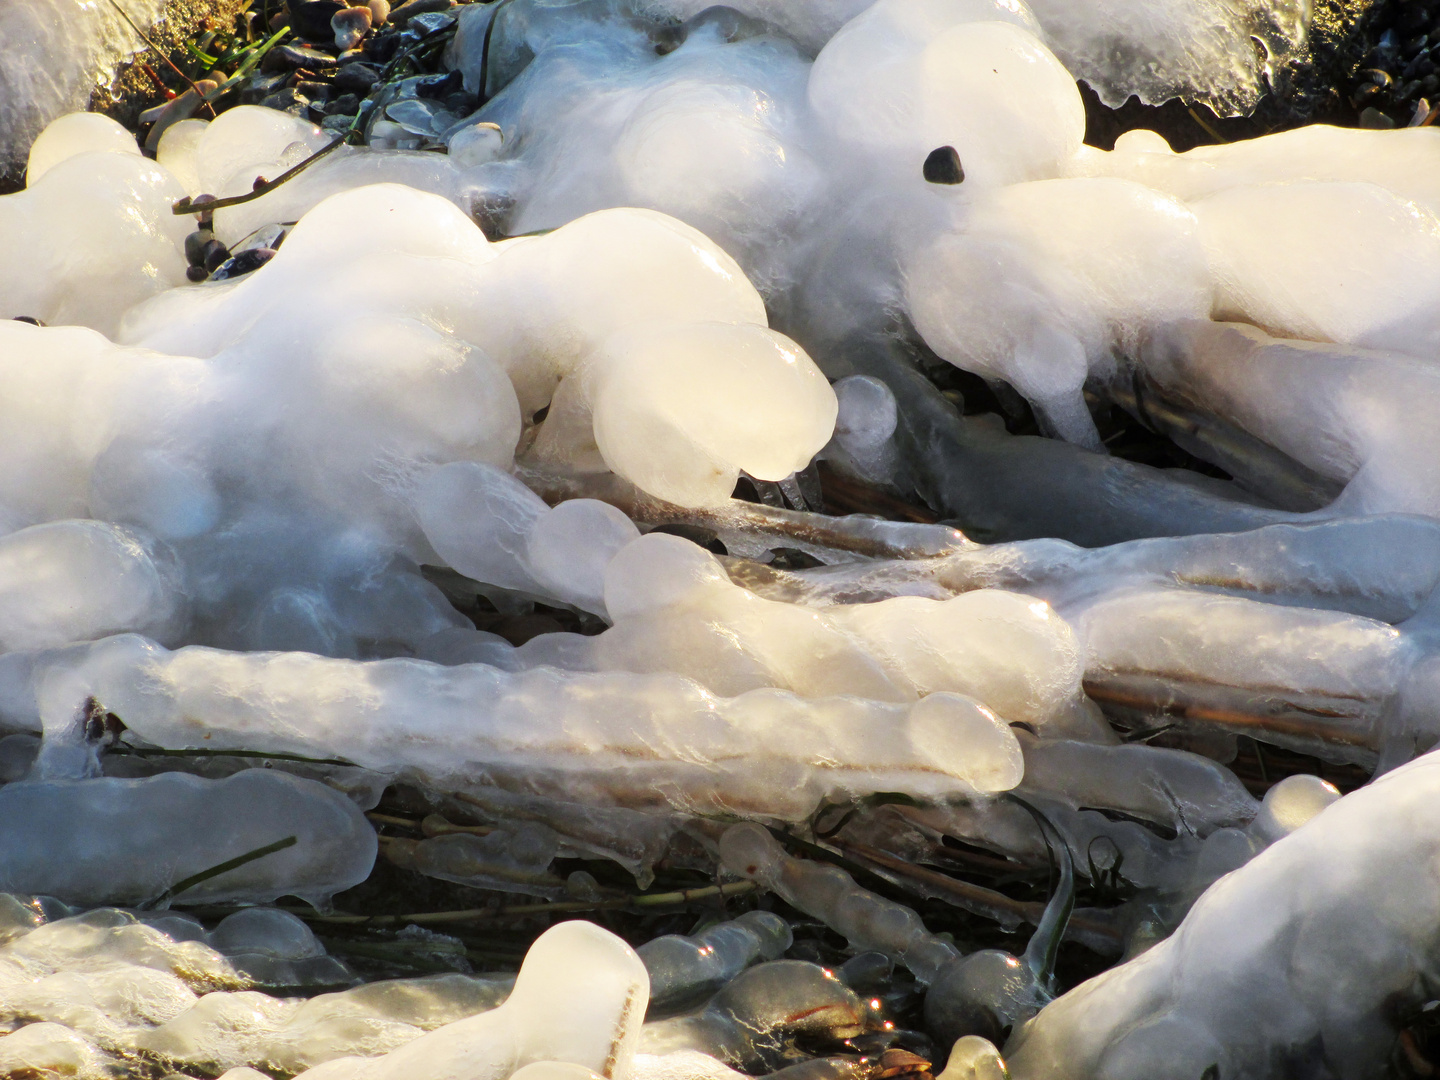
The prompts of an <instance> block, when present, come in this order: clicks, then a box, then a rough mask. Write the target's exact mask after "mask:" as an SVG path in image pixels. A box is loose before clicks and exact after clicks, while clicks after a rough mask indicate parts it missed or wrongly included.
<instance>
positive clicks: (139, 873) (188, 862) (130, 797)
mask: <svg viewBox="0 0 1440 1080" xmlns="http://www.w3.org/2000/svg"><path fill="white" fill-rule="evenodd" d="M287 836H295V837H296V838H297V840H298V842H297V843H296V844H294V845H292V846H291V847H289V848H287V849H285V850H282V851H277V852H274V853H272V854H270V855H266V856H264V857H262V858H260V859H257V860H255V861H253V862H250V863H248V864H246V865H244V866H242V867H239V868H237V869H234V870H230V871H227V872H225V873H224V874H221V875H219V876H218V877H213V878H211V879H209V880H208V881H204V882H201V883H199V884H197V885H195V886H194V887H193V888H191V889H187V890H186V892H185V894H184V895H185V900H186V901H187V902H193V901H197V900H202V899H203V900H212V901H215V900H224V901H238V902H248V903H255V902H264V901H268V900H274V899H275V898H276V897H277V896H281V895H284V894H286V893H289V894H291V895H297V896H309V897H313V898H316V899H320V898H328V897H329V896H331V895H333V894H334V893H337V892H340V891H342V890H344V889H348V888H350V887H351V886H354V885H358V884H359V883H360V882H361V881H364V880H365V878H366V877H367V876H369V873H370V869H371V867H372V865H373V864H374V862H375V850H376V841H375V831H374V829H372V828H371V827H370V824H369V822H367V821H366V820H365V817H364V815H363V814H361V812H360V811H359V809H358V808H357V807H356V806H355V804H354V803H353V802H351V801H350V799H348V798H347V797H345V796H344V795H342V794H340V793H339V792H337V791H334V790H332V789H330V788H328V787H326V786H325V785H323V784H320V783H317V782H316V781H313V780H304V779H301V778H299V777H296V776H289V775H287V774H285V773H280V772H271V771H268V770H265V769H249V770H246V771H244V772H240V773H237V774H235V775H234V776H231V777H228V778H226V779H224V780H203V779H201V778H200V777H198V776H190V775H188V774H185V773H162V774H161V775H159V776H152V777H148V778H146V779H141V780H121V779H113V778H104V779H93V780H57V781H22V782H20V783H14V784H7V785H5V786H4V787H0V890H5V891H9V892H18V893H44V894H48V895H51V896H59V897H63V898H64V899H66V900H69V901H72V902H76V903H82V904H105V903H112V904H113V903H139V902H141V901H148V900H153V899H155V898H156V897H158V896H159V895H160V894H161V893H163V892H164V891H165V890H166V889H168V888H170V887H171V886H173V885H176V884H178V883H179V882H181V881H182V880H184V879H185V878H188V877H190V876H191V875H193V874H198V873H199V872H200V871H202V870H208V869H209V868H210V867H212V866H216V865H218V864H219V863H222V862H224V861H225V860H227V859H231V858H235V857H236V856H239V855H244V854H246V853H247V852H250V851H253V850H255V849H256V848H259V847H262V846H264V845H266V844H269V843H272V842H274V841H277V840H282V839H284V838H285V837H287Z"/></svg>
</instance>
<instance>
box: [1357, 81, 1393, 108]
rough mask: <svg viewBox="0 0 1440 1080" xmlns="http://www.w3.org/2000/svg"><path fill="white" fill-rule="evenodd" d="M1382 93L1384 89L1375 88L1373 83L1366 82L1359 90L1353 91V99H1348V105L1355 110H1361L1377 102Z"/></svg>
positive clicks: (1380, 87)
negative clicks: (1352, 106)
mask: <svg viewBox="0 0 1440 1080" xmlns="http://www.w3.org/2000/svg"><path fill="white" fill-rule="evenodd" d="M1384 92H1385V88H1384V87H1382V86H1376V85H1375V84H1374V83H1373V82H1367V83H1365V84H1363V85H1362V86H1361V87H1360V89H1359V90H1356V91H1355V95H1354V97H1352V98H1351V99H1350V104H1352V105H1354V106H1355V108H1357V109H1363V108H1365V107H1366V105H1368V104H1370V103H1371V102H1375V101H1378V100H1379V99H1380V97H1381V96H1382V94H1383V93H1384Z"/></svg>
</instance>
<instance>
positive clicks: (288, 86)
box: [239, 0, 480, 138]
mask: <svg viewBox="0 0 1440 1080" xmlns="http://www.w3.org/2000/svg"><path fill="white" fill-rule="evenodd" d="M452 6H453V0H409V2H408V3H405V4H401V5H400V6H398V7H396V8H394V9H391V7H390V5H389V3H388V2H387V0H369V3H368V4H362V5H358V6H354V7H346V6H345V5H343V4H341V3H338V2H337V0H295V2H293V3H291V4H289V5H287V6H286V8H285V10H284V11H283V12H282V13H280V14H279V15H277V16H276V17H275V18H274V19H273V20H272V21H271V30H272V32H273V31H274V30H278V29H280V28H282V27H283V26H287V25H288V26H289V28H290V30H291V31H292V33H293V35H294V36H293V38H292V39H291V40H290V41H288V42H287V43H285V44H282V45H278V46H276V47H275V48H273V49H271V50H270V51H269V52H268V53H267V54H266V56H265V59H264V60H263V61H262V62H261V64H260V69H261V70H260V72H259V74H257V75H255V76H254V77H252V78H251V80H250V83H249V85H247V86H246V87H245V88H244V89H243V90H242V91H241V93H240V97H239V100H240V102H241V103H244V104H255V105H265V106H267V107H269V108H274V109H280V110H281V111H283V112H288V113H290V114H292V115H294V116H298V117H301V118H302V119H307V120H310V121H312V122H314V123H317V124H320V125H321V126H322V127H324V128H326V129H327V130H331V131H334V132H336V133H339V132H342V131H345V130H347V129H348V128H349V127H350V126H351V123H352V121H354V119H355V117H356V115H357V114H358V113H359V112H360V111H361V108H362V102H363V101H364V100H365V99H366V98H367V96H368V95H369V94H370V93H371V91H372V90H373V89H374V88H375V86H376V85H377V83H379V82H380V79H381V73H382V71H383V70H384V67H385V65H386V64H388V63H390V62H391V61H393V60H394V59H395V58H396V56H397V54H399V53H400V52H401V50H406V49H410V50H413V49H414V47H415V46H423V44H424V42H426V41H427V40H429V39H434V38H437V37H439V36H440V34H441V32H442V31H444V30H446V29H448V28H449V27H451V26H452V25H453V24H454V21H455V19H454V16H453V15H452V14H451V13H450V11H449V9H450V7H452ZM400 96H401V98H402V100H417V99H418V100H421V101H428V102H435V103H436V104H437V105H438V106H439V107H442V108H444V109H445V110H447V111H448V112H449V113H451V114H452V115H454V116H456V117H457V118H459V117H462V116H465V115H468V114H469V113H471V112H473V111H474V110H475V109H476V108H478V107H479V104H480V102H479V101H478V99H476V98H475V97H474V96H472V95H469V94H466V93H465V92H464V90H463V88H462V87H461V85H460V76H459V74H458V73H456V74H455V76H454V77H453V78H450V77H447V76H444V75H441V76H439V77H438V78H426V77H418V78H417V79H416V81H415V82H414V83H413V85H411V86H409V87H406V88H402V91H401V95H400ZM397 111H399V112H400V113H401V114H402V116H403V114H404V111H405V110H403V109H400V110H397ZM412 111H414V110H412ZM374 122H378V123H383V121H380V120H379V118H376V121H374ZM389 124H393V125H395V126H396V127H398V128H400V130H401V132H406V131H410V132H411V134H413V135H418V136H421V137H424V136H430V135H433V134H435V132H434V129H433V127H432V126H431V125H430V124H426V125H424V127H421V128H418V129H417V128H416V126H415V125H414V124H413V123H412V124H405V123H403V122H397V121H395V119H394V118H393V117H391V118H390V120H389ZM412 129H413V130H412ZM387 130H388V128H387V127H381V129H380V133H379V134H380V135H381V137H382V138H383V137H384V133H385V132H386V131H387Z"/></svg>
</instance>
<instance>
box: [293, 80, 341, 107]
mask: <svg viewBox="0 0 1440 1080" xmlns="http://www.w3.org/2000/svg"><path fill="white" fill-rule="evenodd" d="M295 90H296V92H297V93H301V94H304V95H305V96H306V97H307V98H309V99H310V102H311V104H313V105H320V106H323V105H324V104H325V102H327V101H329V100H330V95H331V94H332V93H334V90H333V89H332V88H331V87H330V85H329V84H328V83H322V82H308V81H306V82H298V83H296V84H295Z"/></svg>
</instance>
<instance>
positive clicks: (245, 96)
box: [240, 72, 290, 105]
mask: <svg viewBox="0 0 1440 1080" xmlns="http://www.w3.org/2000/svg"><path fill="white" fill-rule="evenodd" d="M288 78H290V76H289V74H288V73H286V72H281V73H280V74H279V75H256V76H255V77H254V78H252V79H251V80H250V81H249V82H248V83H246V84H245V88H244V89H243V90H241V91H240V104H241V105H259V104H260V102H262V101H264V100H265V99H266V98H267V97H269V96H270V95H271V94H275V93H278V92H279V91H281V90H283V89H285V80H286V79H288Z"/></svg>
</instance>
